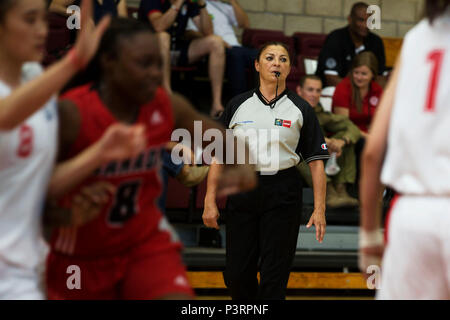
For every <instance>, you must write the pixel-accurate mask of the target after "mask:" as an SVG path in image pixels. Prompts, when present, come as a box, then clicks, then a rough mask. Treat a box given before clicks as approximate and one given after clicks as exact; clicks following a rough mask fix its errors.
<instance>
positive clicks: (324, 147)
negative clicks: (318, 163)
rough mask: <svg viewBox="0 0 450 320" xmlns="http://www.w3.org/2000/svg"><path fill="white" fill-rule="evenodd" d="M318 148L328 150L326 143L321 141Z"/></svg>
mask: <svg viewBox="0 0 450 320" xmlns="http://www.w3.org/2000/svg"><path fill="white" fill-rule="evenodd" d="M320 148H322V150H328V147H327V144H326V143H322V145H321V146H320Z"/></svg>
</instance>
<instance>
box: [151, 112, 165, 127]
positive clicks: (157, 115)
mask: <svg viewBox="0 0 450 320" xmlns="http://www.w3.org/2000/svg"><path fill="white" fill-rule="evenodd" d="M161 122H163V117H162V115H161V113H159V111H158V110H156V111H155V112H153V115H152V118H151V119H150V124H159V123H161Z"/></svg>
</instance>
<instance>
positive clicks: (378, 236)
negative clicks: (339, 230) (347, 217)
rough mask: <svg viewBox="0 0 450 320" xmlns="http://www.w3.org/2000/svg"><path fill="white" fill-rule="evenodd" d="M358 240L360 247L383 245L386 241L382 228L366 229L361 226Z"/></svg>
mask: <svg viewBox="0 0 450 320" xmlns="http://www.w3.org/2000/svg"><path fill="white" fill-rule="evenodd" d="M358 242H359V247H360V248H367V247H376V246H381V245H383V242H384V238H383V231H382V230H381V229H376V230H372V231H365V230H364V229H361V228H360V231H359V241H358Z"/></svg>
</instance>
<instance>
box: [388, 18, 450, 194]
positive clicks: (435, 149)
mask: <svg viewBox="0 0 450 320" xmlns="http://www.w3.org/2000/svg"><path fill="white" fill-rule="evenodd" d="M401 61H402V62H401V63H402V66H401V71H400V74H399V78H398V83H397V89H396V93H395V101H394V106H393V110H392V114H391V120H390V126H389V135H388V149H387V154H386V158H385V162H384V166H383V170H382V175H381V179H382V181H383V183H385V184H387V185H389V186H391V187H392V188H394V189H395V190H396V191H398V192H400V193H403V194H420V195H436V196H449V195H450V141H449V137H450V11H447V14H446V15H444V16H442V17H440V18H438V19H437V20H435V21H434V23H433V25H430V24H429V22H428V20H422V21H421V22H420V23H419V24H418V25H417V26H415V27H414V28H413V29H412V30H411V31H410V32H409V33H408V34H407V35H406V37H405V39H404V42H403V48H402V51H401Z"/></svg>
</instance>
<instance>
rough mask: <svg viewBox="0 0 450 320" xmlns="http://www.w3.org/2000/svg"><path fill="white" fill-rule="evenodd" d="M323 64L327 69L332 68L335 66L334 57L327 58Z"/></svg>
mask: <svg viewBox="0 0 450 320" xmlns="http://www.w3.org/2000/svg"><path fill="white" fill-rule="evenodd" d="M325 65H326V66H327V68H329V69H334V68H336V65H337V62H336V60H335V59H334V58H328V59H327V61H326V62H325Z"/></svg>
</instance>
